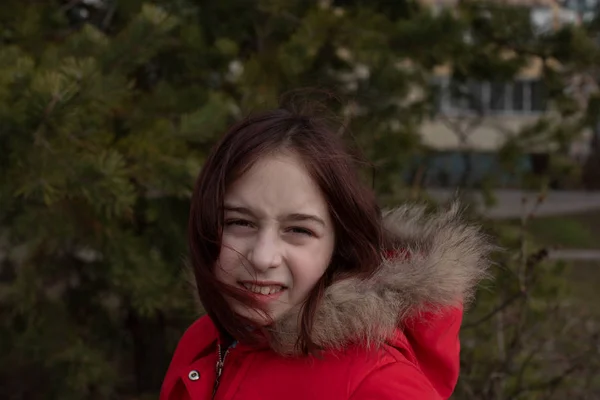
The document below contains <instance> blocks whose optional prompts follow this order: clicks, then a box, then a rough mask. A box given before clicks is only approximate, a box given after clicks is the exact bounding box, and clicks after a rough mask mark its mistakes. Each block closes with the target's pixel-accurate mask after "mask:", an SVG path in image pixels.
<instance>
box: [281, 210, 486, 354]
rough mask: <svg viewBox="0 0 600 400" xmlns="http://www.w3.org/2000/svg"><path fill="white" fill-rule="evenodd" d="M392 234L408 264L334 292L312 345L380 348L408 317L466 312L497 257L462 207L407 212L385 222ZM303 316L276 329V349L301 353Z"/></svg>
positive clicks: (388, 266)
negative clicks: (465, 218) (454, 309)
mask: <svg viewBox="0 0 600 400" xmlns="http://www.w3.org/2000/svg"><path fill="white" fill-rule="evenodd" d="M383 224H384V228H385V230H386V235H389V237H388V239H390V242H391V243H394V248H393V249H389V250H391V251H392V252H394V251H397V252H406V251H408V254H409V255H410V256H408V257H396V258H390V259H386V260H384V261H383V263H382V264H381V266H380V268H379V269H378V270H377V272H376V273H375V274H374V275H373V276H372V277H371V278H369V279H367V280H359V279H354V278H351V279H346V280H342V281H338V282H336V283H334V284H332V285H331V286H329V287H328V288H327V289H326V291H325V295H324V298H323V301H322V303H321V304H320V306H319V308H318V309H317V311H316V315H315V321H314V326H313V331H312V339H313V341H314V343H315V344H316V345H318V346H319V347H321V348H325V349H340V348H343V347H345V345H347V344H349V343H350V342H356V341H360V342H364V343H366V344H367V345H368V346H378V345H380V344H382V343H384V342H385V341H386V340H387V339H389V338H390V337H392V336H393V335H394V334H395V332H396V330H397V329H399V328H401V327H402V325H403V322H404V321H406V319H407V318H410V317H414V316H415V315H418V314H420V313H424V312H436V311H438V310H442V309H444V308H447V307H452V306H461V305H465V304H468V302H469V301H470V300H472V298H473V295H474V292H475V289H476V286H477V284H478V283H479V282H480V281H481V280H482V279H483V278H485V277H486V276H487V271H488V268H489V266H490V261H489V258H488V257H489V255H490V253H491V251H493V250H494V248H495V246H493V245H492V244H491V243H490V241H489V238H488V237H487V236H486V235H484V234H483V233H482V231H481V229H480V228H479V227H476V226H471V225H466V224H464V223H463V222H462V220H461V212H460V207H459V205H458V204H457V203H454V204H452V205H451V206H450V207H449V209H447V210H445V211H442V212H438V213H436V214H434V215H430V216H427V215H426V214H425V208H424V207H422V206H409V205H407V206H403V207H400V208H397V209H395V210H391V211H387V212H385V213H384V215H383ZM297 328H298V310H297V309H296V310H294V311H292V312H290V313H288V314H287V315H286V316H284V317H283V318H281V319H279V320H278V321H277V322H276V324H275V326H274V327H273V331H272V332H271V333H272V337H271V343H270V345H271V347H272V349H273V350H275V351H276V352H278V353H280V354H285V355H294V354H297V351H298V350H297V348H296V341H297V339H298V329H297Z"/></svg>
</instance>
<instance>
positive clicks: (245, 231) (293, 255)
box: [215, 153, 335, 323]
mask: <svg viewBox="0 0 600 400" xmlns="http://www.w3.org/2000/svg"><path fill="white" fill-rule="evenodd" d="M224 210H225V211H224V213H225V215H224V228H223V236H222V245H221V253H220V255H219V259H218V260H217V264H216V267H215V275H216V277H217V279H218V280H219V281H221V282H223V283H226V284H228V285H232V286H237V287H239V288H242V289H244V290H247V291H248V292H249V294H251V295H252V296H254V297H255V298H256V299H258V300H259V301H260V302H261V303H262V304H263V305H264V306H265V309H266V310H267V311H268V313H269V316H270V317H271V318H272V319H274V320H275V319H277V318H278V317H280V316H281V315H282V314H284V313H285V312H286V311H288V310H290V309H291V308H292V307H294V306H295V305H298V304H300V303H302V302H303V301H304V300H305V299H306V297H307V295H308V293H309V291H310V290H311V289H312V288H313V287H314V285H315V284H316V283H317V281H318V280H319V279H320V278H321V276H322V275H323V274H324V272H325V270H326V269H327V267H328V266H329V262H330V260H331V256H332V254H333V250H334V244H335V234H334V227H333V223H332V221H331V217H330V215H329V211H328V208H327V202H326V201H325V198H324V197H323V195H322V194H321V191H320V189H319V187H318V186H317V184H316V183H315V182H314V181H313V179H312V178H311V177H310V175H309V174H308V172H307V170H306V168H305V167H304V165H303V164H302V162H301V160H300V158H299V157H298V156H297V155H294V154H289V153H279V154H275V155H272V156H267V157H265V158H263V159H261V160H259V161H258V162H257V163H256V164H255V165H254V166H253V167H252V168H251V169H250V170H249V171H247V172H246V173H245V174H244V175H243V176H241V177H240V178H239V179H237V180H236V181H234V182H233V183H232V184H231V185H230V186H229V187H228V188H227V191H226V193H225V201H224ZM229 302H230V305H231V307H232V308H233V310H234V311H235V312H237V313H238V314H240V315H243V316H245V317H247V318H250V319H252V320H254V321H255V322H257V323H266V322H267V319H266V318H265V317H264V316H261V315H259V314H258V313H257V312H256V311H253V310H251V309H249V308H248V307H247V306H245V305H244V304H242V303H240V302H238V301H235V300H233V299H229Z"/></svg>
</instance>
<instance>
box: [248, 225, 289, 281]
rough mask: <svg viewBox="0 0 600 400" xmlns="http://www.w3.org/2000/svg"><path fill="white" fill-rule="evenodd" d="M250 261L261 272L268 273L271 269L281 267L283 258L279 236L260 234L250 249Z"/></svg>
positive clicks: (267, 233) (269, 233)
mask: <svg viewBox="0 0 600 400" xmlns="http://www.w3.org/2000/svg"><path fill="white" fill-rule="evenodd" d="M248 260H249V261H250V262H251V263H252V266H253V267H254V268H255V269H256V270H257V271H260V272H263V271H267V270H268V269H270V268H277V267H278V266H279V265H281V263H282V260H283V256H282V254H281V246H280V243H279V238H278V237H277V235H276V234H275V233H273V232H267V231H264V232H262V233H261V234H259V235H258V236H257V238H256V241H255V242H254V245H253V246H252V248H251V249H250V254H249V255H248Z"/></svg>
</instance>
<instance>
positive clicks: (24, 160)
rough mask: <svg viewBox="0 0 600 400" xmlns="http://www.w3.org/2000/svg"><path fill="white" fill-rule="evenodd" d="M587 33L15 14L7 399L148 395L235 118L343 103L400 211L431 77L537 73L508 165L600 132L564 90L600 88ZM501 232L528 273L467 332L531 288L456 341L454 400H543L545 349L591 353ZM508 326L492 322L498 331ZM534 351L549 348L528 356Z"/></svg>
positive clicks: (3, 300)
mask: <svg viewBox="0 0 600 400" xmlns="http://www.w3.org/2000/svg"><path fill="white" fill-rule="evenodd" d="M596 26H597V24H594V23H592V24H590V25H589V26H584V27H581V28H577V27H572V26H568V27H563V28H561V29H559V30H558V31H555V32H546V33H544V34H540V33H539V32H536V30H535V29H534V27H533V26H532V24H531V21H530V18H529V17H528V10H527V9H524V8H520V7H508V6H500V5H494V4H493V3H485V2H460V5H459V6H457V8H455V9H452V10H446V11H441V12H438V13H434V12H433V11H432V10H429V9H426V8H422V7H421V6H419V5H418V4H417V2H414V1H409V0H402V1H395V2H390V1H384V0H377V1H375V0H372V1H359V0H346V1H318V2H312V1H311V2H307V1H300V0H258V1H245V0H244V1H240V0H222V1H218V2H215V1H209V0H160V1H159V0H156V1H142V0H119V1H117V0H94V1H92V0H88V1H56V0H55V1H46V2H32V1H22V0H5V1H3V4H2V9H1V10H0V41H1V43H2V45H1V47H0V152H1V153H2V156H1V157H0V176H1V180H0V316H1V318H0V398H3V399H58V398H60V399H67V400H68V399H110V398H117V397H118V398H141V396H150V397H152V396H155V395H156V393H157V391H158V389H159V387H160V384H161V382H162V377H163V374H164V372H165V370H166V367H167V364H168V362H169V358H170V355H171V353H172V350H173V348H174V346H175V343H176V341H177V339H178V338H179V337H180V335H181V333H182V331H183V330H184V329H185V327H186V326H187V325H188V324H189V323H190V322H191V321H192V320H193V318H195V317H196V316H197V314H196V313H197V311H195V309H194V304H193V300H192V295H191V290H192V289H191V288H189V287H188V285H187V283H186V282H187V280H186V277H185V275H186V274H185V271H184V257H185V253H186V249H185V244H186V240H185V226H186V219H187V213H188V206H189V203H188V202H189V197H190V191H191V187H192V184H193V180H194V178H195V176H196V174H197V173H198V171H199V169H200V167H201V165H202V162H203V160H204V157H205V156H206V154H207V151H208V149H209V148H210V146H211V145H212V144H213V143H214V141H215V140H216V138H217V137H218V136H219V135H220V134H221V133H222V132H223V131H224V129H225V128H226V127H227V125H229V124H230V123H232V122H233V121H235V120H237V119H239V118H240V117H242V116H243V115H245V114H247V113H248V112H250V111H255V110H259V109H264V108H270V107H274V106H276V105H277V102H278V99H279V98H280V96H281V95H282V93H285V92H286V91H288V90H291V89H296V88H301V87H318V88H326V89H333V90H334V91H335V92H336V93H337V94H339V96H340V97H341V98H342V99H344V100H342V101H339V102H335V101H333V102H332V104H333V105H332V108H333V110H334V111H335V112H337V113H338V114H339V115H341V118H342V121H341V122H342V123H344V124H345V125H346V126H347V127H348V128H349V132H351V135H349V136H348V139H349V140H350V141H351V142H352V143H353V144H354V145H356V146H357V147H358V148H360V149H361V150H362V151H363V152H364V155H365V156H366V157H367V158H368V159H369V160H370V161H371V162H372V163H373V166H372V168H373V170H371V169H370V168H371V167H365V168H366V170H368V171H367V172H366V174H368V175H371V173H372V172H373V171H375V174H374V176H375V179H374V183H375V188H376V190H377V192H378V194H379V195H380V198H381V201H382V203H383V204H384V205H390V204H396V203H398V202H399V201H402V200H404V199H406V198H407V197H409V196H411V195H412V194H414V193H415V191H414V190H413V191H410V190H408V189H409V188H407V186H406V184H404V183H403V181H402V179H401V176H402V171H403V169H404V168H406V166H407V164H408V162H409V161H410V160H411V159H413V158H414V157H415V156H417V155H423V154H427V153H428V152H430V151H431V149H428V148H427V146H425V145H423V144H422V142H421V139H420V137H421V136H420V129H421V126H422V124H423V122H424V121H426V120H428V119H430V118H432V117H435V116H436V112H437V110H436V107H435V104H436V101H435V100H436V99H435V91H434V90H432V87H431V84H430V82H431V78H432V76H433V74H434V70H435V68H436V67H439V66H441V65H451V66H452V71H453V72H452V74H453V77H452V78H453V81H454V82H457V83H459V84H460V83H461V82H466V81H468V80H469V79H475V80H500V81H502V80H506V81H508V80H510V79H512V78H513V77H514V76H515V75H516V74H518V72H519V70H520V69H521V68H523V67H524V66H526V65H527V63H528V62H529V61H530V60H531V59H532V58H536V57H539V58H540V59H541V60H543V62H544V69H543V71H544V76H543V77H544V79H545V81H546V83H547V85H548V87H549V88H550V90H549V93H550V100H551V102H552V104H553V113H552V114H551V115H548V116H546V118H547V119H546V120H541V121H540V122H538V123H536V124H534V125H533V126H532V127H528V128H527V129H525V130H523V132H520V133H517V134H516V135H515V137H514V139H513V140H510V141H508V142H507V144H506V146H504V148H503V149H502V150H501V152H500V154H501V155H502V157H503V159H504V160H506V162H505V165H506V168H509V169H510V168H511V162H510V160H514V159H515V158H516V157H518V155H519V154H522V153H523V152H526V151H527V148H528V146H531V144H532V143H539V142H542V143H545V144H554V145H556V146H555V147H556V148H557V149H558V151H556V154H555V155H556V157H557V158H556V159H557V160H559V159H560V160H563V159H564V156H565V154H566V145H567V144H568V143H570V142H571V141H572V140H574V139H575V138H576V137H578V135H580V134H581V132H582V130H583V129H584V128H586V127H589V126H594V124H595V123H596V118H597V117H596V116H595V115H594V114H593V113H592V112H589V110H588V109H587V106H586V104H581V103H578V102H577V101H575V98H576V95H577V93H576V92H572V91H568V90H566V88H568V87H569V82H570V81H571V80H572V79H573V77H576V76H580V75H582V74H584V75H586V76H587V75H591V76H593V77H595V76H594V75H593V74H594V68H595V66H596V65H597V60H598V51H597V49H596V45H595V42H594V40H593V38H594V32H595V31H594V30H595V29H597V28H596ZM557 62H558V65H560V67H556V65H557ZM324 99H325V100H327V96H325V97H324ZM327 101H329V100H327ZM467 150H468V149H465V151H467ZM560 157H562V158H560ZM557 165H562V164H560V163H558V164H557ZM488 186H489V185H488ZM488 186H486V187H488ZM488 188H490V187H488ZM413 189H414V188H413ZM490 228H491V229H493V231H494V233H496V234H498V235H499V236H500V237H501V238H502V244H505V245H507V246H508V247H509V248H517V249H520V251H521V250H522V252H521V253H522V256H521V261H519V260H515V259H513V258H511V257H512V254H513V253H512V252H507V253H506V254H504V255H499V257H501V258H500V259H499V264H500V265H501V266H502V268H501V269H500V272H499V276H498V278H497V280H496V281H495V284H494V285H495V286H494V290H488V291H483V292H482V295H481V298H480V299H479V300H480V301H479V302H478V304H477V307H476V309H474V310H473V313H472V315H471V316H469V319H471V318H472V319H473V320H476V319H477V318H479V317H480V316H482V315H485V314H486V313H488V312H489V310H490V309H492V310H493V309H494V307H496V306H497V305H498V304H499V303H502V302H503V301H505V300H506V298H509V296H510V293H512V292H513V291H516V292H517V293H525V294H523V295H519V301H517V302H516V303H515V304H518V305H521V306H522V307H516V308H507V309H506V310H507V313H506V315H505V314H504V313H495V314H493V318H490V319H489V320H485V322H484V323H482V324H479V325H477V326H476V327H475V328H471V329H468V328H467V329H466V332H465V334H464V336H465V339H464V343H465V346H464V352H463V354H464V361H463V362H464V374H463V378H462V380H461V384H460V385H459V388H458V389H457V395H456V398H538V397H536V393H539V392H540V391H543V390H546V389H547V388H544V387H541V386H540V388H538V389H535V385H536V384H537V383H538V381H539V380H540V379H542V378H543V377H544V376H546V377H548V376H551V375H552V374H553V373H555V372H556V373H559V372H560V370H559V367H558V365H557V363H556V361H555V360H552V361H549V360H550V358H548V357H550V355H549V354H550V353H551V355H552V356H556V355H558V356H561V355H562V356H564V355H565V354H570V353H573V354H578V353H579V352H580V351H584V350H585V351H587V350H588V348H587V347H585V345H586V343H587V342H585V340H584V339H581V340H580V338H579V336H572V335H571V333H570V332H569V333H565V334H564V335H562V333H561V334H560V335H557V334H556V332H558V331H557V329H558V328H557V327H565V326H569V324H568V321H566V322H565V321H564V320H563V319H564V318H566V317H567V316H570V315H571V314H570V312H569V311H568V310H567V311H564V310H563V309H564V308H565V307H566V306H565V305H564V304H562V303H561V304H559V305H555V303H556V301H558V300H560V299H561V298H562V297H561V296H562V289H561V269H560V267H559V266H555V265H551V264H548V263H545V262H541V263H537V264H535V268H533V267H531V268H529V269H527V268H525V267H523V265H524V264H523V261H522V260H524V259H526V258H527V257H528V254H529V251H527V249H523V243H524V240H523V239H522V238H521V239H519V238H520V237H521V233H519V231H518V230H517V231H516V232H510V230H508V228H505V227H504V226H491V227H490ZM504 229H506V232H504V231H503V230H504ZM521 253H520V254H521ZM523 268H525V270H523ZM515 271H520V272H515ZM532 274H533V275H535V277H536V279H533V278H532ZM515 276H516V277H518V279H517V278H515ZM524 279H525V280H527V281H528V282H529V281H531V282H536V284H535V285H533V284H532V285H533V286H531V290H529V286H528V287H527V288H528V289H527V290H524V289H523V286H522V285H523V282H525V281H524ZM511 305H512V303H511ZM556 307H558V308H556ZM550 309H551V310H554V311H552V312H555V311H556V310H559V311H560V312H558V311H556V315H555V314H551V313H549V310H550ZM519 310H521V311H519ZM499 316H503V318H505V319H504V322H502V324H504V325H503V327H501V328H498V325H494V324H492V323H490V321H492V320H493V319H496V320H497V319H498V318H499ZM514 318H517V320H515V319H514ZM521 318H522V319H521ZM516 321H521V322H519V323H517V322H516ZM531 321H533V322H534V323H532V324H530V322H531ZM469 323H470V322H467V324H469ZM495 323H496V324H499V323H500V322H498V321H496V322H495ZM565 324H566V325H565ZM521 326H525V327H526V328H527V329H530V328H531V329H530V330H528V331H527V332H530V331H532V332H533V333H531V335H529V336H527V338H526V339H524V338H523V336H522V335H521V333H519V335H518V338H519V341H518V343H517V344H518V345H515V346H516V347H512V348H510V349H512V350H511V351H512V353H510V357H508V355H507V353H506V352H505V351H504V352H502V351H499V350H498V342H497V341H498V339H497V338H498V336H497V335H498V332H504V330H505V329H513V330H515V332H517V331H518V332H521V331H520V330H519V329H521V328H520V327H521ZM532 326H535V329H534V328H532ZM584 333H585V332H584V330H581V331H579V332H578V334H580V335H584ZM561 335H562V336H561ZM554 336H557V339H556V341H555V342H552V343H551V345H547V344H546V342H547V340H549V338H550V337H554ZM584 336H585V335H584ZM573 338H576V339H575V340H573ZM585 338H588V336H585ZM566 339H570V340H566ZM506 340H508V339H506ZM538 343H544V346H546V347H544V349H545V352H544V353H543V354H542V355H541V356H540V357H542V358H536V359H535V362H532V361H530V360H529V359H528V358H527V354H529V353H528V352H530V351H531V350H532V349H533V348H537V347H536V346H537V345H538ZM548 346H549V347H548ZM546 350H547V351H546ZM596 352H597V350H596ZM536 354H537V353H536ZM588 355H589V352H588ZM509 361H510V362H509ZM565 365H566V364H565ZM588 365H589V366H590V368H591V367H592V366H594V365H595V364H593V363H592V362H591V361H590V363H589V364H588ZM515 371H521V372H522V373H521V372H519V373H517V372H515ZM498 377H501V379H500V378H498ZM490 379H491V380H490ZM499 382H501V383H499ZM560 383H561V384H565V385H566V386H565V387H567V388H569V387H574V386H573V384H572V382H570V381H568V380H564V381H561V382H560ZM523 388H526V389H523ZM536 390H537V392H536ZM510 393H512V394H513V395H512V397H511V396H510V395H509V394H510ZM561 393H563V394H564V393H565V392H561ZM491 394H494V396H495V397H494V396H491ZM529 394H531V396H529V397H527V396H528V395H529ZM488 395H490V396H488ZM561 398H562V397H561Z"/></svg>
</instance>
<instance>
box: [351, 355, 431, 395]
mask: <svg viewBox="0 0 600 400" xmlns="http://www.w3.org/2000/svg"><path fill="white" fill-rule="evenodd" d="M363 367H366V368H361V371H360V372H359V373H358V376H357V377H356V380H355V382H356V384H355V386H354V388H353V390H352V392H351V393H350V400H367V399H382V400H386V399H390V400H391V399H420V400H421V399H422V400H441V399H442V397H440V396H439V394H438V393H437V391H436V390H435V388H434V387H433V385H432V383H431V382H430V381H429V379H428V378H427V376H426V375H425V374H424V373H423V372H422V371H421V369H420V368H419V367H418V365H417V364H416V363H414V362H412V361H409V359H408V358H407V357H406V356H405V355H404V354H402V353H401V352H399V351H398V350H397V349H395V348H393V347H390V346H387V345H386V346H383V347H382V348H381V349H379V351H378V356H377V361H376V362H373V363H366V364H363ZM357 372H358V371H357Z"/></svg>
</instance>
